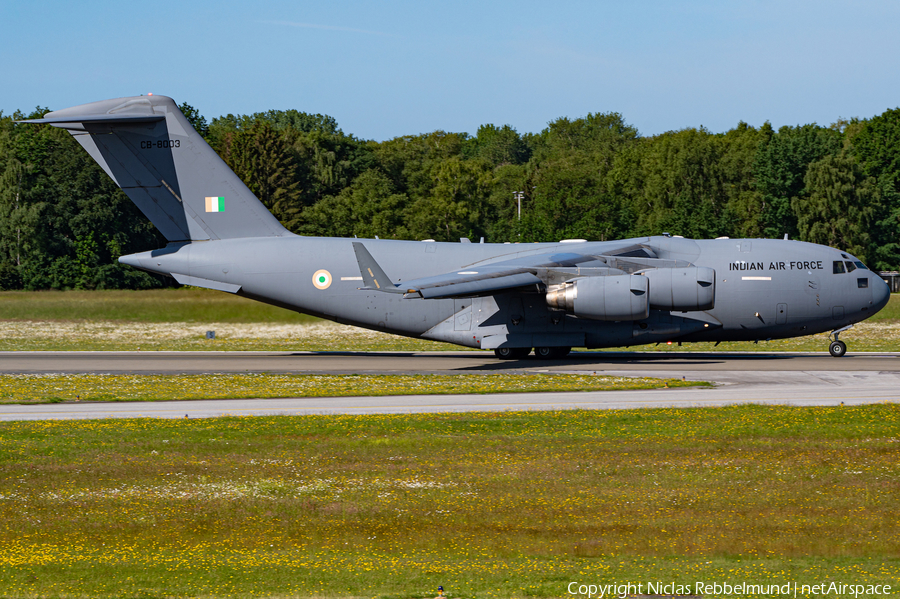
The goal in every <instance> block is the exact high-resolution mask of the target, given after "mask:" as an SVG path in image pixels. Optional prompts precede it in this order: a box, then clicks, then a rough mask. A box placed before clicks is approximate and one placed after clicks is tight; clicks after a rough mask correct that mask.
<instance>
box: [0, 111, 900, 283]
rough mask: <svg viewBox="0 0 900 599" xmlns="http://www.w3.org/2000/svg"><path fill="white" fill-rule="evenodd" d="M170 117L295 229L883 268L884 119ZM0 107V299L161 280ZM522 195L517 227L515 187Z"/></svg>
mask: <svg viewBox="0 0 900 599" xmlns="http://www.w3.org/2000/svg"><path fill="white" fill-rule="evenodd" d="M181 109H182V111H183V112H184V113H185V115H186V116H187V117H188V119H189V120H190V121H191V122H192V123H193V125H194V127H195V128H196V129H197V130H198V131H199V132H200V133H201V134H202V135H203V136H204V137H205V138H206V140H207V141H208V142H209V144H210V145H211V146H212V147H213V148H214V149H215V150H216V152H218V153H219V155H220V156H221V157H222V158H223V159H224V160H225V161H226V162H227V163H228V164H229V165H230V166H231V168H232V169H234V171H235V172H236V173H237V174H238V176H240V177H241V178H242V179H243V180H244V182H245V183H246V184H247V186H248V187H249V188H250V189H251V190H252V191H253V192H254V193H255V194H256V195H257V197H259V199H260V200H261V201H262V202H263V203H264V204H265V205H266V206H267V207H268V208H269V209H270V210H271V211H272V212H273V214H275V216H276V217H277V218H278V219H279V220H280V221H281V222H282V223H283V224H284V225H285V226H286V227H287V228H288V229H290V230H291V231H293V232H295V233H298V234H300V235H317V236H342V237H352V236H354V235H356V236H359V237H368V238H372V237H375V236H378V237H380V238H382V239H435V240H438V241H458V240H459V239H460V238H463V237H465V238H469V239H472V240H473V241H476V242H477V241H478V240H479V239H480V238H481V237H484V238H485V241H487V242H506V241H511V242H533V241H558V240H560V239H572V238H581V239H589V240H608V239H618V238H624V237H636V236H644V235H658V234H661V233H663V232H669V233H671V234H673V235H683V236H685V237H693V238H709V237H720V236H729V237H769V238H781V237H784V235H788V236H789V237H790V238H791V239H800V240H804V241H810V242H814V243H821V244H825V245H830V246H834V247H837V248H840V249H843V250H846V251H849V252H851V253H853V254H856V255H857V256H858V257H860V258H861V259H862V260H864V261H865V262H866V263H867V264H868V265H869V266H870V267H872V268H874V269H877V270H897V269H898V268H900V244H898V231H900V223H898V216H900V109H892V110H887V111H886V112H884V113H883V114H881V115H878V116H874V117H872V118H869V119H852V120H850V121H845V120H839V121H838V122H836V123H834V124H832V125H830V126H827V127H826V126H820V125H817V124H808V125H798V126H794V127H788V126H785V127H781V128H780V129H778V130H777V131H776V130H775V129H774V128H773V127H772V126H770V125H769V124H768V123H766V124H764V125H763V126H762V127H759V128H755V127H751V126H749V125H747V124H746V123H743V122H741V123H738V125H737V126H736V127H735V128H733V129H731V130H729V131H727V132H725V133H712V132H710V131H708V130H707V129H705V128H703V127H700V128H688V129H683V130H680V131H670V132H667V133H663V134H661V135H655V136H642V135H641V134H640V133H639V132H638V130H637V129H636V128H635V127H634V126H632V125H629V124H628V123H627V122H626V120H625V118H624V117H623V115H621V114H618V113H614V112H610V113H596V114H588V115H587V116H585V117H582V118H577V119H569V118H559V119H557V120H555V121H552V122H550V123H549V124H548V125H547V127H546V128H545V129H544V130H543V131H541V132H539V133H524V134H521V133H519V132H518V131H516V130H515V129H514V128H512V127H510V126H508V125H504V126H496V125H483V126H481V127H479V128H478V131H477V132H476V133H475V134H474V135H471V134H468V133H449V132H445V131H435V132H433V133H426V134H420V135H406V136H403V137H396V138H394V139H391V140H388V141H383V142H375V141H368V140H363V139H358V138H356V137H355V136H353V135H352V134H346V133H344V132H343V131H342V130H341V129H340V128H339V127H338V123H337V122H336V121H335V119H334V118H332V117H329V116H326V115H321V114H308V113H305V112H300V111H297V110H270V111H268V112H259V113H255V114H251V115H231V114H229V115H227V116H221V117H217V118H213V119H212V120H211V121H207V119H206V118H205V117H204V116H202V115H201V114H200V113H199V111H198V110H196V109H195V108H193V107H191V106H189V105H188V104H183V105H182V106H181ZM46 112H48V110H47V109H37V110H35V111H34V112H32V113H30V114H25V113H23V112H16V113H15V114H13V115H3V114H2V113H0V289H4V290H6V289H29V290H36V289H73V288H74V289H116V288H117V289H141V288H150V287H160V286H165V285H172V284H173V283H172V282H171V281H170V280H167V279H162V278H158V277H155V276H152V275H149V274H146V273H143V272H139V271H137V270H135V269H133V268H130V267H126V266H122V265H119V264H118V263H117V261H116V260H117V258H118V257H119V256H120V255H123V254H128V253H133V252H138V251H144V250H148V249H154V248H157V247H162V246H164V245H165V240H164V239H163V238H162V236H161V235H159V233H158V232H157V231H156V229H155V227H154V226H153V225H152V224H150V222H149V221H147V219H145V218H144V217H143V215H142V214H141V213H140V212H139V211H138V210H137V208H136V207H135V206H134V205H133V204H132V203H131V201H130V200H128V198H127V197H126V196H125V195H124V194H123V193H122V192H121V191H120V190H119V189H118V188H117V187H116V186H115V184H114V183H113V182H112V181H111V180H110V179H109V178H108V177H107V176H106V174H105V173H103V171H102V170H101V169H100V167H99V166H97V165H96V164H95V163H94V161H93V160H92V159H91V158H90V157H89V156H88V155H87V153H86V152H84V151H83V150H82V149H81V148H80V147H79V146H78V144H77V143H76V142H75V141H74V140H73V139H72V138H71V137H70V136H69V134H68V133H66V132H65V131H63V130H60V129H56V128H53V127H49V126H33V125H23V124H16V123H15V122H14V121H16V120H18V119H23V118H40V117H42V116H43V115H44V114H45V113H46ZM517 193H520V195H521V217H520V216H519V215H518V210H517V200H516V194H517Z"/></svg>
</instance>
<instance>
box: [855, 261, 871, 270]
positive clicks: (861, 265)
mask: <svg viewBox="0 0 900 599" xmlns="http://www.w3.org/2000/svg"><path fill="white" fill-rule="evenodd" d="M853 264H855V265H856V268H861V269H863V270H869V269H868V268H866V265H865V264H863V263H862V262H860V261H859V260H857V261H856V262H854V263H853Z"/></svg>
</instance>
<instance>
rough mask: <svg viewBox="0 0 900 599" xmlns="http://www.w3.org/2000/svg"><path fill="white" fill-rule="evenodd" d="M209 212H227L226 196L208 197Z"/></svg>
mask: <svg viewBox="0 0 900 599" xmlns="http://www.w3.org/2000/svg"><path fill="white" fill-rule="evenodd" d="M206 211H207V212H225V198H222V197H217V198H209V197H208V198H206Z"/></svg>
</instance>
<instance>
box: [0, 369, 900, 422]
mask: <svg viewBox="0 0 900 599" xmlns="http://www.w3.org/2000/svg"><path fill="white" fill-rule="evenodd" d="M78 372H85V373H144V374H150V373H162V374H184V373H194V374H200V373H213V372H217V373H221V372H273V373H274V372H277V373H298V374H300V373H305V374H313V373H331V374H338V373H378V374H398V373H421V374H427V373H440V374H466V373H491V372H494V373H496V372H529V373H536V372H560V373H563V372H569V373H582V374H584V373H594V372H596V373H598V374H601V373H602V374H606V375H615V376H651V377H661V378H667V377H668V378H671V377H676V378H681V377H682V376H683V377H684V378H686V379H687V380H703V381H710V382H713V383H716V386H715V387H714V388H705V389H697V388H690V389H654V390H646V391H605V392H587V393H585V392H580V393H505V394H494V395H408V396H391V397H339V398H283V399H246V400H209V401H173V402H128V403H125V402H123V403H79V404H75V403H68V404H49V405H36V406H35V405H32V406H25V405H2V406H0V420H32V419H77V418H107V417H120V418H121V417H139V416H146V417H157V418H184V417H185V416H187V417H189V418H205V417H213V416H222V415H272V414H336V413H342V414H373V413H414V412H464V411H502V410H548V409H576V408H581V409H625V408H639V407H692V406H711V405H727V404H738V403H773V404H787V405H838V404H840V403H844V404H845V405H853V404H864V403H876V402H897V401H900V354H894V353H882V354H848V355H847V356H845V357H844V358H837V359H836V358H832V357H831V356H829V355H828V354H776V353H759V354H757V353H727V354H726V353H722V354H715V353H686V352H685V353H674V352H672V353H625V352H623V353H611V352H581V353H576V354H573V355H572V356H571V358H569V359H566V360H561V361H542V360H536V359H528V360H519V361H509V362H499V361H497V360H496V359H495V358H494V357H493V355H492V354H488V353H485V352H423V353H380V354H379V353H376V354H370V353H330V352H324V353H323V352H319V353H302V352H301V353H283V352H234V353H232V352H228V353H225V352H59V353H55V352H0V373H3V374H26V373H27V374H41V373H43V374H46V373H78Z"/></svg>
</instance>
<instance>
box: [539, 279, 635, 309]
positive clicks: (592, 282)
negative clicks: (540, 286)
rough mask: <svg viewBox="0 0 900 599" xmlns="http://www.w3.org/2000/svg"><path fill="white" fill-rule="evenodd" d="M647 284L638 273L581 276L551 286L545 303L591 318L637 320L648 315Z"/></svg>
mask: <svg viewBox="0 0 900 599" xmlns="http://www.w3.org/2000/svg"><path fill="white" fill-rule="evenodd" d="M649 283H650V281H649V280H648V279H647V277H642V276H640V275H612V276H607V277H583V278H580V279H575V280H572V281H566V282H565V283H563V284H562V285H554V286H552V287H550V289H549V291H547V304H548V305H549V306H550V307H551V308H557V309H560V310H565V311H566V312H569V313H571V314H574V315H575V316H579V317H581V318H590V319H592V320H640V319H642V318H647V316H648V315H649V314H650V302H649V296H650V294H649V293H648V290H649Z"/></svg>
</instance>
